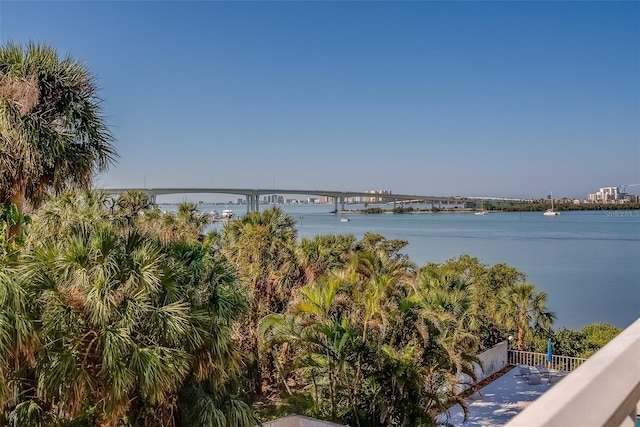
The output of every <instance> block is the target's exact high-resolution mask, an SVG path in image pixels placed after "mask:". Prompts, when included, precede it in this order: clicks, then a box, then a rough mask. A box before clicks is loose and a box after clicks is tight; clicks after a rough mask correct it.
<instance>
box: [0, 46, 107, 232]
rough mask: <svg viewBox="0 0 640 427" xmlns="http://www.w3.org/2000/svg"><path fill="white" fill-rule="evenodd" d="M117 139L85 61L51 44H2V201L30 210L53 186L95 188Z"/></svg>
mask: <svg viewBox="0 0 640 427" xmlns="http://www.w3.org/2000/svg"><path fill="white" fill-rule="evenodd" d="M111 143H112V137H111V134H110V133H109V131H108V130H107V127H106V124H105V122H104V119H103V117H102V113H101V110H100V100H99V98H98V97H97V93H96V83H95V81H94V78H93V76H92V74H91V73H90V72H89V70H88V69H87V68H86V67H85V66H84V65H83V64H82V63H81V62H79V61H76V60H74V59H72V58H70V57H60V55H58V53H57V52H56V51H55V49H53V48H51V47H49V46H46V45H40V44H35V43H30V44H28V45H27V46H26V47H22V46H19V45H16V44H12V43H9V44H7V45H4V46H0V171H2V173H1V174H0V203H6V202H11V203H13V204H15V205H16V207H17V208H18V212H20V213H22V212H23V211H24V206H25V203H26V202H28V203H30V204H32V205H34V206H37V205H38V204H40V203H41V202H42V201H43V200H44V198H45V197H46V196H47V195H48V194H49V193H50V191H51V190H53V191H54V192H56V193H59V192H61V191H62V190H64V189H66V188H87V187H88V186H89V184H90V183H91V179H92V177H93V174H94V173H95V172H97V171H101V170H104V169H105V168H106V167H107V166H108V164H109V163H110V162H111V161H112V160H113V159H114V157H115V152H114V150H113V147H112V145H111ZM13 229H14V230H15V227H13Z"/></svg>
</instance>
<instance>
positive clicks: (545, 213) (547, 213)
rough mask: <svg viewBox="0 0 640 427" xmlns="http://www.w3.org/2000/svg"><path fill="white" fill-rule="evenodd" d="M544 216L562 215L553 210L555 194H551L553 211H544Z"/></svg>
mask: <svg viewBox="0 0 640 427" xmlns="http://www.w3.org/2000/svg"><path fill="white" fill-rule="evenodd" d="M542 215H544V216H556V215H560V212H556V211H555V210H554V209H553V192H551V209H547V210H546V211H544V212H543V213H542Z"/></svg>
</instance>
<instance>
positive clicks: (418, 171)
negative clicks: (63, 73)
mask: <svg viewBox="0 0 640 427" xmlns="http://www.w3.org/2000/svg"><path fill="white" fill-rule="evenodd" d="M0 39H1V40H2V43H6V42H8V41H13V42H17V43H26V42H28V41H29V40H33V41H38V42H43V43H47V44H51V45H52V46H54V47H55V48H57V49H58V51H59V52H60V53H61V54H70V55H72V56H73V57H75V58H77V59H79V60H81V61H83V62H84V63H86V64H87V66H88V67H89V68H90V69H91V70H92V71H93V72H94V73H95V75H96V76H97V79H98V82H99V86H100V92H99V93H100V96H101V97H102V98H103V99H104V105H103V107H104V112H105V114H106V116H107V123H108V124H109V125H110V127H111V129H112V131H113V134H114V136H115V138H116V141H117V145H116V149H117V151H118V153H119V154H120V158H119V159H118V163H117V164H115V165H113V166H112V167H111V168H110V169H109V171H108V172H107V173H104V174H102V175H100V176H99V177H98V179H97V181H96V184H97V186H100V187H143V186H146V187H178V186H188V187H223V186H224V187H252V188H255V187H260V188H265V187H269V186H274V187H288V188H316V189H325V188H330V189H336V190H345V191H363V190H366V189H376V188H383V189H390V190H392V191H393V192H395V193H405V194H428V195H436V196H438V195H441V196H453V195H477V196H483V195H487V196H495V197H523V198H544V197H546V196H547V195H548V194H549V193H550V192H551V191H553V194H554V197H558V198H561V197H572V198H586V197H587V194H589V193H593V192H594V191H596V190H597V189H599V188H601V187H606V186H623V185H630V184H636V183H640V120H639V118H640V77H639V76H640V3H639V2H623V1H621V2H527V1H524V2H437V1H429V2H320V1H317V2H306V1H291V2H261V1H256V2H232V1H226V2H225V1H216V2H207V1H204V2H141V1H138V2H136V1H132V2H90V1H87V2H58V1H41V2H19V1H6V0H5V1H2V2H0ZM639 188H640V187H633V188H632V189H631V188H630V189H629V190H630V191H629V192H630V193H634V194H638V192H639V191H638V189H639ZM225 197H226V196H223V197H222V198H221V199H220V200H225Z"/></svg>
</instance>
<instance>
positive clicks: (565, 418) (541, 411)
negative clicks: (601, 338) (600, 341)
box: [507, 319, 640, 427]
mask: <svg viewBox="0 0 640 427" xmlns="http://www.w3.org/2000/svg"><path fill="white" fill-rule="evenodd" d="M639 401H640V319H638V320H636V321H635V322H634V323H633V324H632V325H631V326H629V327H628V328H627V329H625V330H624V331H622V333H621V334H620V335H618V336H617V337H616V338H614V339H613V340H612V341H611V342H610V343H609V344H607V345H606V346H604V347H603V348H602V349H600V351H598V352H597V353H596V354H594V355H593V356H591V357H590V358H589V359H588V360H587V361H586V362H585V363H584V364H582V365H581V366H580V367H579V368H577V369H576V370H575V371H574V372H572V373H571V374H570V375H567V377H566V378H564V379H563V380H562V381H560V382H559V383H557V384H555V385H554V386H553V387H552V388H551V389H550V390H549V391H547V392H546V393H545V394H543V395H542V396H541V397H540V398H538V399H537V400H536V401H534V402H533V403H532V404H531V405H530V406H528V407H527V408H526V409H525V410H524V411H522V412H521V413H520V414H518V415H517V416H516V417H514V418H513V419H512V420H511V421H510V422H509V423H508V424H507V427H532V426H536V427H545V426H546V427H551V426H581V427H590V426H598V427H600V426H606V427H610V426H611V427H613V426H615V427H617V426H628V427H635V426H636V415H637V413H638V402H639Z"/></svg>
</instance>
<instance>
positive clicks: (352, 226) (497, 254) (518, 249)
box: [202, 205, 640, 328]
mask: <svg viewBox="0 0 640 427" xmlns="http://www.w3.org/2000/svg"><path fill="white" fill-rule="evenodd" d="M261 208H264V207H261ZM281 208H282V209H283V210H284V211H285V212H287V213H289V214H291V215H292V216H293V217H294V219H296V221H297V226H298V232H299V236H300V237H311V236H314V235H318V234H330V233H349V234H353V235H355V236H356V237H358V238H359V237H362V235H364V233H365V232H367V231H372V232H375V233H379V234H382V235H384V236H385V237H387V238H390V239H404V240H407V241H408V242H409V245H408V246H407V247H406V248H405V250H404V252H405V253H406V254H408V255H409V256H410V258H411V260H412V261H413V262H415V263H416V264H418V265H424V264H426V263H427V262H444V261H446V260H447V259H450V258H453V257H457V256H459V255H461V254H469V255H471V256H475V257H478V258H479V259H480V260H481V261H482V262H483V263H484V264H487V265H492V264H496V263H502V262H504V263H507V264H509V265H511V266H513V267H515V268H517V269H518V270H520V271H522V272H524V273H526V274H527V279H528V281H529V282H531V283H533V284H535V285H536V287H537V288H538V289H539V290H543V291H545V292H547V294H548V297H547V303H548V308H549V309H550V310H551V311H553V312H555V313H556V316H557V320H556V322H555V324H554V327H556V328H557V327H569V328H581V327H582V326H584V325H586V324H590V323H595V322H606V323H610V324H613V325H616V326H619V327H626V326H628V325H629V324H631V323H632V322H633V321H635V319H637V318H638V317H640V211H606V212H602V211H600V212H597V211H590V212H562V214H561V215H559V216H555V217H545V216H543V215H542V213H541V212H530V213H529V212H528V213H490V214H489V215H484V216H478V215H473V214H471V213H438V214H404V215H392V214H381V215H358V214H352V215H349V216H348V217H349V218H350V220H351V221H349V222H340V221H339V216H336V215H334V214H331V213H330V212H329V211H331V210H332V209H333V206H328V205H315V206H311V205H306V206H305V205H285V206H281ZM349 208H351V209H356V207H349ZM212 209H217V210H218V211H221V207H220V206H217V207H216V206H209V205H203V207H202V210H203V211H209V210H212ZM233 209H234V211H235V212H236V213H238V214H242V213H244V212H245V211H246V208H245V207H244V206H234V207H233ZM215 227H221V226H220V225H216V226H215Z"/></svg>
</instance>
